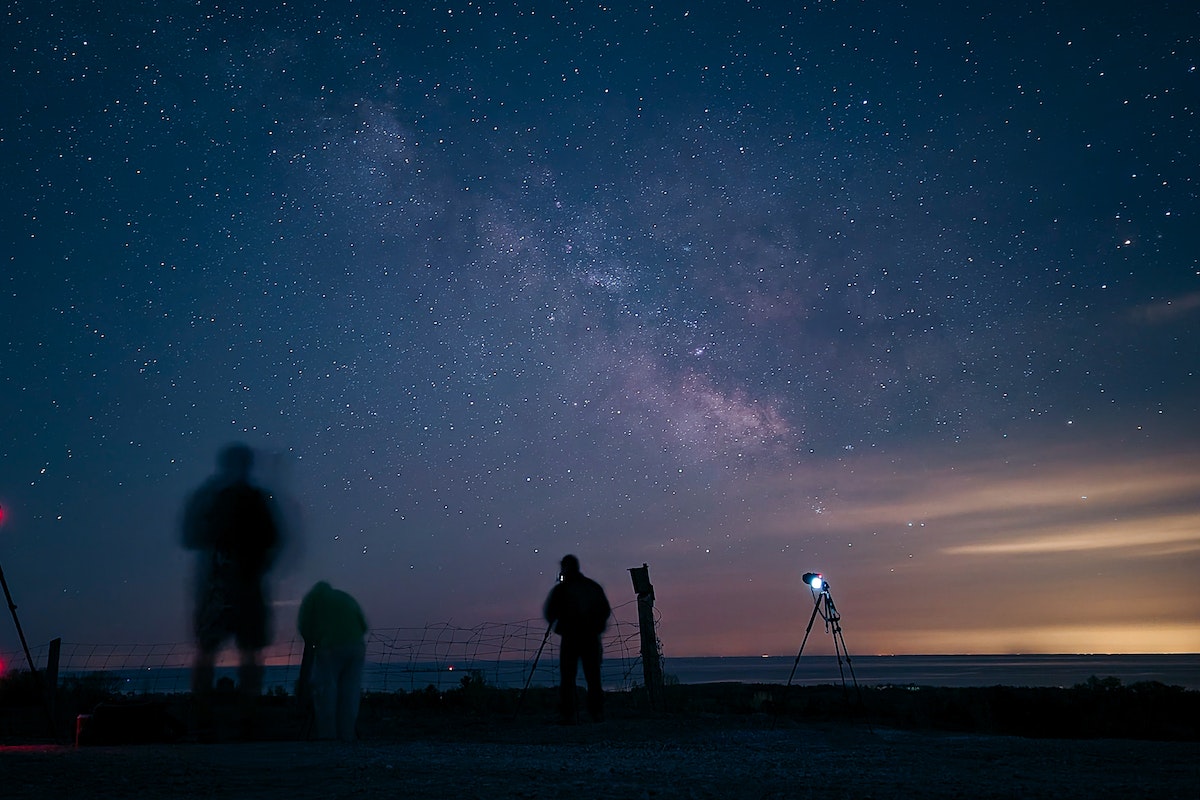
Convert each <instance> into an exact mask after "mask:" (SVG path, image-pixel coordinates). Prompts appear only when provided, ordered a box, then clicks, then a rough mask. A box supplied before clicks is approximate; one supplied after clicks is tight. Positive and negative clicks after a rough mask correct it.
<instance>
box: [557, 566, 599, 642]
mask: <svg viewBox="0 0 1200 800" xmlns="http://www.w3.org/2000/svg"><path fill="white" fill-rule="evenodd" d="M544 611H545V615H546V621H547V622H549V623H551V624H553V625H554V632H555V633H557V634H558V635H559V636H599V635H600V634H602V633H604V630H605V628H607V627H608V617H609V615H611V614H612V608H611V607H610V606H609V604H608V597H606V596H605V594H604V589H603V588H601V586H600V584H598V583H596V582H595V581H594V580H592V579H591V578H588V577H585V576H583V575H578V574H577V575H569V576H566V577H565V578H564V579H563V580H562V581H561V582H559V583H558V584H556V585H555V587H554V588H553V589H551V590H550V596H549V597H547V598H546V607H545V609H544Z"/></svg>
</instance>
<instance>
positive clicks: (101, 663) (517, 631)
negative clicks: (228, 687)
mask: <svg viewBox="0 0 1200 800" xmlns="http://www.w3.org/2000/svg"><path fill="white" fill-rule="evenodd" d="M636 617H637V609H636V601H632V602H630V603H626V604H625V605H622V606H618V607H617V608H615V609H613V616H612V618H611V619H610V620H609V626H608V630H607V631H606V632H605V634H604V662H603V665H602V668H601V677H602V680H603V682H604V686H605V688H607V689H617V690H627V689H630V688H632V687H633V686H635V685H638V684H640V683H641V678H642V667H641V664H642V660H641V656H640V652H639V650H640V631H639V628H638V625H637V622H636ZM366 644H367V655H366V666H365V669H364V671H363V690H364V691H368V692H396V691H404V692H413V691H420V690H424V689H425V688H426V687H429V686H432V687H434V688H435V689H438V690H445V689H452V688H456V687H459V686H461V685H462V684H463V681H464V679H467V680H471V681H476V682H482V683H484V684H486V685H489V686H495V687H500V688H521V687H523V686H525V685H526V684H527V683H528V684H529V685H531V686H552V685H557V683H558V637H557V636H553V635H549V631H548V630H547V627H546V623H545V622H544V621H542V620H540V619H526V620H521V621H518V622H500V623H493V622H485V623H481V624H478V625H475V626H473V627H461V626H457V625H452V624H450V623H431V624H426V625H423V626H420V627H409V628H381V629H375V630H372V631H370V633H369V634H368V635H367V642H366ZM49 650H50V645H49V644H42V645H38V646H34V647H31V651H32V655H33V659H34V664H35V666H36V667H37V668H38V669H44V668H45V667H46V664H47V661H48V659H49ZM303 650H304V643H303V640H301V639H299V638H298V637H293V638H291V639H288V640H281V641H276V642H275V643H273V644H272V645H271V646H269V647H268V648H266V649H265V650H264V651H263V652H262V654H261V661H262V664H263V667H264V670H263V671H264V674H263V688H264V691H267V692H269V693H288V694H290V693H292V692H293V691H294V688H295V685H296V681H297V679H298V678H299V676H300V662H301V658H302V656H303ZM195 652H196V650H195V646H194V645H193V644H192V643H190V642H188V643H170V644H86V643H77V642H62V643H61V644H60V652H59V667H58V673H59V680H60V682H61V681H71V680H83V679H87V680H102V681H107V682H110V683H111V684H112V686H113V688H114V689H115V690H116V691H120V692H122V693H126V694H174V693H181V692H187V691H190V690H191V667H192V661H193V658H194V656H195ZM25 662H26V659H25V655H24V653H22V652H19V651H18V652H0V665H5V666H6V667H8V668H10V669H24V668H27V667H28V665H27V664H26V663H25ZM236 676H237V653H236V651H235V650H234V649H233V648H232V647H229V648H227V649H226V650H224V651H223V652H222V653H221V655H220V657H219V659H218V662H217V680H218V681H220V680H222V679H228V680H231V681H235V680H236Z"/></svg>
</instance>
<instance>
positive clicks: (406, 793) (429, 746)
mask: <svg viewBox="0 0 1200 800" xmlns="http://www.w3.org/2000/svg"><path fill="white" fill-rule="evenodd" d="M429 719H430V718H429V717H425V716H415V715H413V714H411V713H409V714H402V715H399V716H396V717H392V718H390V719H376V720H374V721H373V722H372V724H371V725H370V726H369V727H370V730H369V732H368V735H365V736H364V738H363V739H362V740H360V741H359V742H358V743H355V744H334V743H324V742H312V741H304V740H301V739H299V738H293V739H292V740H287V739H278V738H276V739H272V740H270V741H246V742H234V741H223V742H220V743H216V744H200V743H197V742H192V741H181V742H177V743H172V744H142V745H121V746H95V747H74V746H70V745H62V744H56V745H38V744H22V745H15V746H8V747H0V775H2V776H3V779H2V781H3V790H2V792H0V794H2V795H3V797H4V798H5V799H6V800H18V799H24V798H29V799H30V800H33V799H34V798H37V800H41V799H42V798H47V797H64V798H71V800H92V799H93V798H95V799H97V800H99V799H100V798H105V799H114V800H115V798H137V800H152V799H153V798H188V799H189V800H199V799H200V798H268V799H271V798H278V800H284V798H287V800H295V798H304V797H320V798H338V797H356V798H376V797H378V798H489V800H492V799H493V798H561V797H568V798H579V799H580V800H582V798H600V799H601V800H604V799H605V798H612V799H613V800H616V798H620V799H621V800H629V799H630V798H633V799H635V800H636V799H637V798H732V799H733V800H738V799H739V798H874V799H875V800H888V799H890V798H917V797H919V798H922V800H935V799H936V798H1014V797H1022V798H1030V797H1046V798H1054V800H1071V798H1079V799H1080V800H1083V799H1084V798H1087V800H1097V799H1098V798H1120V800H1130V798H1151V797H1152V798H1155V800H1169V799H1170V798H1186V800H1195V798H1196V797H1197V796H1198V789H1200V743H1197V742H1195V741H1169V742H1161V741H1157V742H1156V741H1133V740H1123V739H1046V738H1038V739H1034V738H1024V737H1016V736H999V735H979V734H956V733H946V732H938V731H929V730H917V731H914V730H902V729H898V728H891V727H880V726H878V725H875V724H873V723H868V722H865V721H854V720H849V721H848V720H825V721H819V722H807V721H805V720H803V719H797V718H795V717H780V716H776V715H771V714H765V713H757V714H754V713H752V714H709V713H675V714H654V713H649V712H640V713H633V712H628V713H620V714H615V715H612V716H610V718H609V719H608V720H607V721H605V722H602V723H598V724H597V723H586V722H585V723H583V724H579V725H572V726H561V725H557V724H554V722H553V717H552V716H549V715H547V714H545V713H544V712H543V711H541V710H540V709H538V710H534V711H531V712H526V713H523V714H521V715H519V716H514V715H510V714H503V715H501V714H495V713H490V714H480V715H465V716H462V715H457V716H454V717H453V718H450V719H449V720H447V719H446V718H442V719H441V721H434V722H430V721H429Z"/></svg>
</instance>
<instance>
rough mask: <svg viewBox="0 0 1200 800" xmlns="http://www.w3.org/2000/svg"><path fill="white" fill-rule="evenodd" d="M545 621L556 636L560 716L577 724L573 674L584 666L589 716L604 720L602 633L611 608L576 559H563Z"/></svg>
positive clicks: (547, 603) (597, 586)
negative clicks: (557, 641)
mask: <svg viewBox="0 0 1200 800" xmlns="http://www.w3.org/2000/svg"><path fill="white" fill-rule="evenodd" d="M544 612H545V616H546V621H547V622H549V623H550V624H551V625H552V626H553V627H554V632H555V633H557V634H558V635H559V639H560V641H559V648H558V657H559V661H558V669H559V679H560V683H559V714H560V715H561V718H562V721H563V722H564V723H567V724H570V723H573V722H575V721H576V719H577V718H578V713H577V711H576V708H575V675H576V674H577V670H578V668H579V665H580V664H583V677H584V680H586V681H587V707H588V716H590V717H591V718H592V720H593V721H594V722H599V721H600V720H602V719H604V690H603V689H602V688H601V686H600V659H601V656H602V655H603V651H604V645H603V643H602V642H601V640H600V636H601V634H603V633H604V630H605V628H607V627H608V617H609V615H610V614H612V608H611V607H610V606H609V604H608V597H607V596H606V595H605V594H604V589H603V588H602V587H601V586H600V584H598V583H596V582H595V581H594V580H592V579H591V578H588V577H586V576H585V575H583V573H581V572H580V571H579V559H578V558H576V557H575V556H572V555H567V556H563V559H562V562H561V563H560V573H559V581H558V583H557V584H555V586H554V588H553V589H551V590H550V596H549V597H547V598H546V606H545V609H544Z"/></svg>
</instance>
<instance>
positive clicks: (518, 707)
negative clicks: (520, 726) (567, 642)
mask: <svg viewBox="0 0 1200 800" xmlns="http://www.w3.org/2000/svg"><path fill="white" fill-rule="evenodd" d="M553 629H554V623H553V622H552V623H550V625H548V626H547V627H546V634H545V635H544V636H542V644H541V646H540V647H538V651H537V655H536V656H534V657H533V666H532V667H530V668H529V677H528V678H526V679H525V686H524V688H522V689H521V693H520V694H519V695H517V705H516V708H514V709H513V716H514V717H515V716H516V715H517V714H518V713H519V712H520V710H521V701H522V700H524V699H525V692H527V691H529V684H530V683H532V682H533V673H535V672H537V665H538V660H539V659H541V657H542V651H543V650H544V649H546V642H547V641H548V640H549V639H550V631H552V630H553Z"/></svg>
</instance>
